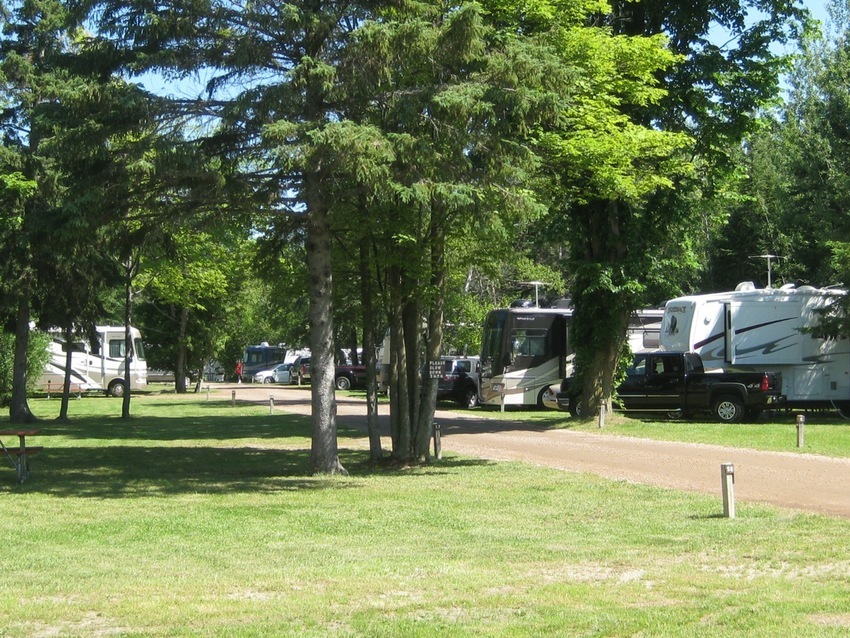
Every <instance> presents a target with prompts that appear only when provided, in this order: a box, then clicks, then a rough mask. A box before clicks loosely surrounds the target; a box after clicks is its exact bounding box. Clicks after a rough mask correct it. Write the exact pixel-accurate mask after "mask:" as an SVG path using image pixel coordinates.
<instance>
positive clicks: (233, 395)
mask: <svg viewBox="0 0 850 638" xmlns="http://www.w3.org/2000/svg"><path fill="white" fill-rule="evenodd" d="M230 406H231V407H233V408H235V407H236V390H231V391H230Z"/></svg>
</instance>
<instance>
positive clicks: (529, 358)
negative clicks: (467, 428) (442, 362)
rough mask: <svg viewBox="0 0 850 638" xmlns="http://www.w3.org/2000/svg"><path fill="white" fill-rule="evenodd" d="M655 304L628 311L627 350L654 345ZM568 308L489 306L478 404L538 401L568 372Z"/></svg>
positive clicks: (657, 319)
mask: <svg viewBox="0 0 850 638" xmlns="http://www.w3.org/2000/svg"><path fill="white" fill-rule="evenodd" d="M663 313H664V311H663V310H660V309H649V310H640V311H637V312H635V313H634V314H633V315H632V318H631V321H630V324H629V332H628V339H629V345H630V346H631V348H632V350H633V351H635V352H637V351H640V350H646V349H652V348H657V347H658V333H659V330H660V327H661V317H662V316H663ZM572 316H573V309H572V308H527V307H512V308H500V309H497V310H491V311H490V312H489V313H488V314H487V317H486V319H485V320H484V334H483V336H482V341H481V385H480V389H479V390H480V392H479V394H480V396H479V399H480V401H481V403H483V404H487V405H542V404H543V395H544V394H545V392H546V389H547V388H548V387H549V386H550V385H552V384H554V383H560V382H561V380H562V379H563V378H564V377H567V376H570V375H571V374H572V372H573V369H572V366H573V358H574V355H575V347H574V344H573V343H572V342H571V340H570V324H571V323H572Z"/></svg>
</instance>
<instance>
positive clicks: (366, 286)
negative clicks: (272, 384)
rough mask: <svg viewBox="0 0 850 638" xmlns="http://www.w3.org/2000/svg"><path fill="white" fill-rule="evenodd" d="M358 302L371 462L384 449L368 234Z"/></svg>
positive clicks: (363, 246)
mask: <svg viewBox="0 0 850 638" xmlns="http://www.w3.org/2000/svg"><path fill="white" fill-rule="evenodd" d="M360 303H361V305H362V307H363V358H364V360H365V364H366V431H367V432H368V433H369V459H370V460H371V461H372V462H375V461H379V460H380V459H381V458H382V457H383V456H384V450H383V449H382V447H381V432H380V430H379V428H378V379H377V376H378V375H377V367H378V366H377V348H376V344H375V316H374V314H375V313H374V306H373V304H372V277H371V276H370V273H369V238H368V237H363V238H362V239H361V240H360ZM356 355H357V352H356V351H354V352H353V354H352V363H354V362H355V361H356V360H357V359H356V358H355V357H356Z"/></svg>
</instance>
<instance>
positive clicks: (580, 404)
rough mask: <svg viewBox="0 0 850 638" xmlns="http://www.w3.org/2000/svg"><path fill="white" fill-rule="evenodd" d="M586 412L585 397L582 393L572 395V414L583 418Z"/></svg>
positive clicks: (577, 417)
mask: <svg viewBox="0 0 850 638" xmlns="http://www.w3.org/2000/svg"><path fill="white" fill-rule="evenodd" d="M585 412H586V410H585V407H584V397H583V396H581V395H580V394H579V395H578V396H576V397H570V416H572V417H574V418H576V419H583V418H584V413H585Z"/></svg>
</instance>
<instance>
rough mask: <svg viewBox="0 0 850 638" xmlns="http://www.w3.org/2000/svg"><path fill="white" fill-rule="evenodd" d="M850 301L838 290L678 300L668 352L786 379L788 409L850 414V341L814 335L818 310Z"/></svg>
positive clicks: (740, 290)
mask: <svg viewBox="0 0 850 638" xmlns="http://www.w3.org/2000/svg"><path fill="white" fill-rule="evenodd" d="M845 294H847V293H846V291H844V290H839V289H833V288H814V287H812V286H800V287H796V286H794V285H793V284H787V285H785V286H782V287H781V288H764V289H760V288H756V287H755V286H754V285H753V284H752V283H751V282H743V283H741V284H738V286H737V287H736V288H735V290H733V291H728V292H718V293H712V294H704V295H689V296H685V297H678V298H676V299H671V300H670V301H668V302H667V304H666V307H665V310H664V318H663V320H662V324H661V337H660V339H661V348H662V349H664V350H675V351H693V352H696V353H698V354H699V355H700V356H701V357H702V360H703V363H704V365H705V367H706V369H709V370H710V369H722V370H743V371H761V370H771V371H778V372H781V373H782V390H783V393H784V394H785V396H786V399H787V401H786V405H787V406H788V407H792V408H793V407H799V408H837V409H840V410H842V412H844V411H845V410H848V409H850V342H849V341H848V340H847V339H846V338H841V339H820V338H817V337H815V336H813V335H812V334H811V333H810V332H807V329H811V328H814V327H816V326H817V325H818V321H819V316H818V313H819V311H822V310H823V309H824V308H826V307H828V306H829V305H830V304H831V303H832V302H833V301H835V300H836V299H838V298H839V297H841V296H843V295H845Z"/></svg>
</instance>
